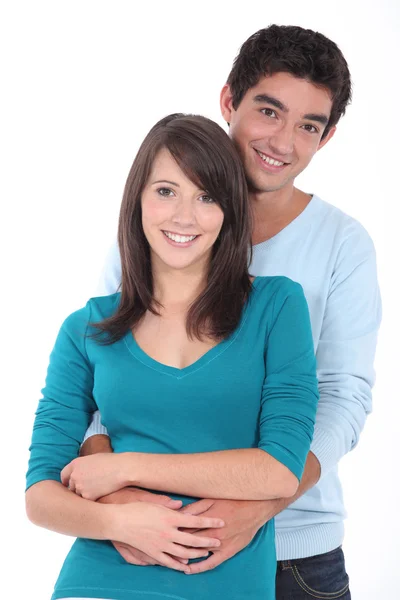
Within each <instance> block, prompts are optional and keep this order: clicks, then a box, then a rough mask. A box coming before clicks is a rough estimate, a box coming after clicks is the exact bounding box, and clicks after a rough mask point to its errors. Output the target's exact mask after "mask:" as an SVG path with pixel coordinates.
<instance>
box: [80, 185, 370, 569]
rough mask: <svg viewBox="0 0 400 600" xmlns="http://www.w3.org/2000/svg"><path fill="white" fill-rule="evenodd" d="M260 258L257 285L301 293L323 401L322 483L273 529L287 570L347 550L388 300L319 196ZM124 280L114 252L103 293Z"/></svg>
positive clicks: (342, 223)
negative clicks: (348, 503)
mask: <svg viewBox="0 0 400 600" xmlns="http://www.w3.org/2000/svg"><path fill="white" fill-rule="evenodd" d="M253 251H254V254H253V262H252V265H251V269H250V272H251V273H252V274H253V275H285V276H286V277H289V278H290V279H293V280H294V281H297V282H299V283H300V284H301V285H302V287H303V290H304V293H305V296H306V298H307V302H308V307H309V311H310V316H311V325H312V332H313V340H314V348H315V352H316V358H317V369H318V371H317V373H318V381H319V392H320V401H319V406H318V412H317V421H316V426H315V432H314V440H313V443H312V447H311V449H312V451H313V453H314V454H315V455H316V457H317V458H318V460H319V462H320V463H321V470H322V475H321V479H320V481H319V482H318V484H317V485H315V486H314V487H313V488H312V489H311V490H309V491H308V492H307V493H306V494H304V495H303V496H302V497H301V498H299V500H297V501H296V502H295V503H294V504H292V505H291V506H290V507H289V508H287V509H286V510H284V511H283V512H282V513H280V514H279V515H277V517H276V519H275V527H276V551H277V558H278V560H290V559H295V558H304V557H307V556H314V555H317V554H322V553H324V552H329V551H330V550H333V549H334V548H337V547H338V546H340V544H341V543H342V541H343V536H344V526H343V520H344V518H345V516H346V513H345V509H344V505H343V497H342V488H341V485H340V481H339V477H338V470H337V466H338V463H339V460H340V459H341V458H342V456H344V455H345V454H346V453H347V452H349V451H350V450H352V449H353V448H354V447H355V446H356V444H357V442H358V440H359V437H360V433H361V431H362V429H363V427H364V424H365V420H366V417H367V415H368V414H369V412H370V411H371V389H372V386H373V383H374V379H375V373H374V368H373V362H374V355H375V347H376V340H377V332H378V328H379V324H380V320H381V300H380V293H379V287H378V281H377V274H376V259H375V250H374V246H373V243H372V240H371V238H370V237H369V235H368V233H367V232H366V231H365V229H364V228H363V227H362V226H361V225H360V224H359V223H358V222H357V221H356V220H354V219H353V218H351V217H349V216H348V215H346V214H344V213H343V212H342V211H340V210H339V209H337V208H335V207H334V206H331V205H330V204H328V203H326V202H324V201H323V200H321V199H320V198H318V197H317V196H313V198H312V200H311V201H310V203H309V204H308V206H307V207H306V209H305V210H304V211H303V212H302V213H301V214H300V215H299V216H298V217H297V218H296V219H295V220H294V221H292V223H290V224H289V225H288V226H287V227H285V228H284V229H283V230H282V231H281V232H279V233H278V234H277V235H276V236H274V237H273V238H271V239H269V240H267V241H266V242H263V243H261V244H257V245H256V246H254V248H253ZM120 277H121V266H120V259H119V253H118V247H117V244H115V246H114V247H113V248H112V249H111V252H110V255H109V257H108V260H107V263H106V266H105V269H104V272H103V276H102V281H101V284H100V290H99V292H100V293H102V294H111V293H113V292H115V291H116V290H117V288H118V286H119V284H120ZM100 419H101V417H100V415H99V413H96V415H95V418H94V420H93V423H92V425H91V427H90V429H89V431H88V433H87V437H88V436H90V435H93V434H95V433H107V430H106V429H104V428H103V427H102V425H101V420H100Z"/></svg>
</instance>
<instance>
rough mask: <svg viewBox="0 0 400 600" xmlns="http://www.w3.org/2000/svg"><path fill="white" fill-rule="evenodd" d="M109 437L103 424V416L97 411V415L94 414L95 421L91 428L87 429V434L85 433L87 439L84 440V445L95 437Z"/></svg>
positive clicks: (93, 420)
mask: <svg viewBox="0 0 400 600" xmlns="http://www.w3.org/2000/svg"><path fill="white" fill-rule="evenodd" d="M99 434H102V435H108V431H107V429H106V428H105V427H104V426H103V425H102V424H101V414H100V412H99V411H98V410H96V412H95V413H93V419H92V422H91V423H90V425H89V428H88V429H87V431H86V433H85V437H84V438H83V441H82V444H83V443H84V442H86V440H87V439H88V438H90V437H92V436H93V435H99Z"/></svg>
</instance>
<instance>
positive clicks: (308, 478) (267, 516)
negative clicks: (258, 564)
mask: <svg viewBox="0 0 400 600" xmlns="http://www.w3.org/2000/svg"><path fill="white" fill-rule="evenodd" d="M320 475H321V467H320V464H319V461H318V459H317V457H316V456H315V455H314V454H313V453H312V452H309V453H308V456H307V461H306V465H305V468H304V473H303V477H302V479H301V482H300V485H299V488H298V490H297V492H296V494H295V495H294V496H293V497H292V498H278V499H276V500H199V501H198V502H194V503H193V504H189V505H188V506H185V507H184V508H182V509H181V510H182V511H184V512H189V513H191V514H194V515H197V514H199V515H204V516H207V517H214V516H218V517H219V518H221V519H223V520H224V522H225V527H224V528H223V529H218V530H217V529H212V530H210V529H209V530H205V531H204V530H203V531H201V532H199V533H198V535H211V537H216V538H218V539H219V540H221V546H220V547H219V548H209V550H210V552H212V554H211V556H210V557H209V558H207V559H206V560H203V561H201V562H198V563H193V564H191V565H190V566H189V572H190V574H192V573H193V574H194V573H203V572H204V571H210V570H211V569H214V568H215V567H217V566H218V565H220V564H221V563H223V562H224V561H225V560H227V559H228V558H232V556H235V554H237V553H238V552H240V550H243V548H245V547H246V546H248V544H250V542H251V540H252V539H253V537H254V536H255V534H256V533H257V531H258V530H259V529H260V527H262V526H263V525H264V524H265V523H267V522H268V521H270V520H271V519H272V518H273V517H275V516H276V515H277V514H278V513H280V512H281V511H282V510H284V509H285V508H287V507H288V506H290V504H292V503H293V502H294V501H295V500H297V498H300V496H302V495H303V494H304V492H306V491H307V490H309V489H310V488H311V487H313V486H314V485H315V484H316V483H317V481H318V480H319V478H320Z"/></svg>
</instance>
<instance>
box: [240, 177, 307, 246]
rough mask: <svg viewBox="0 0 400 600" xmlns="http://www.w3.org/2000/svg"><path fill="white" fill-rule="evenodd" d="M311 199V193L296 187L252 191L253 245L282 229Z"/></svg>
mask: <svg viewBox="0 0 400 600" xmlns="http://www.w3.org/2000/svg"><path fill="white" fill-rule="evenodd" d="M310 200H311V196H310V194H305V193H304V192H302V191H301V190H299V189H297V188H295V187H292V188H290V189H282V190H276V191H274V192H263V193H261V194H257V193H251V194H250V203H251V206H252V211H253V220H254V227H253V236H252V242H253V245H255V244H260V243H261V242H265V241H266V240H269V239H270V238H272V237H274V236H275V235H276V234H277V233H279V232H280V231H282V229H284V228H285V227H287V226H288V225H289V223H291V222H292V221H293V220H294V219H296V217H298V216H299V215H300V214H301V213H302V212H303V210H304V209H305V208H306V206H307V205H308V203H309V202H310Z"/></svg>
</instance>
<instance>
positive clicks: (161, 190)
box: [157, 188, 174, 198]
mask: <svg viewBox="0 0 400 600" xmlns="http://www.w3.org/2000/svg"><path fill="white" fill-rule="evenodd" d="M157 192H158V193H159V194H160V196H164V198H169V197H170V196H172V195H173V193H174V192H173V191H172V190H170V189H169V188H158V190H157Z"/></svg>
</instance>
